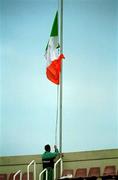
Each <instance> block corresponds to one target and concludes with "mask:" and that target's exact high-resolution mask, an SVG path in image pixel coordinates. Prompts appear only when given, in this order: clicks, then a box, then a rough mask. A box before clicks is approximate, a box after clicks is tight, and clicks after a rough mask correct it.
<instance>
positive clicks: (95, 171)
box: [88, 167, 100, 177]
mask: <svg viewBox="0 0 118 180" xmlns="http://www.w3.org/2000/svg"><path fill="white" fill-rule="evenodd" d="M88 177H100V167H91V168H90V169H89V173H88Z"/></svg>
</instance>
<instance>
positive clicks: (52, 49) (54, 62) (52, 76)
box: [45, 11, 64, 85]
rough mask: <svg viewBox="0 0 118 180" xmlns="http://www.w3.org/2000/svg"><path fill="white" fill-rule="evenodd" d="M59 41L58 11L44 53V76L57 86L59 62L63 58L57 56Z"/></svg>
mask: <svg viewBox="0 0 118 180" xmlns="http://www.w3.org/2000/svg"><path fill="white" fill-rule="evenodd" d="M58 49H59V39H58V11H57V13H56V16H55V19H54V22H53V26H52V30H51V34H50V38H49V41H48V44H47V47H46V51H45V58H46V60H47V67H46V75H47V78H48V79H49V80H50V81H51V82H53V83H55V84H57V85H58V84H59V81H60V72H61V61H62V59H63V58H64V55H63V54H58Z"/></svg>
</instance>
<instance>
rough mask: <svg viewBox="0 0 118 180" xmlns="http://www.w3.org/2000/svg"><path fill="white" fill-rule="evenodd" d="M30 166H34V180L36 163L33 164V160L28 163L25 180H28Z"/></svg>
mask: <svg viewBox="0 0 118 180" xmlns="http://www.w3.org/2000/svg"><path fill="white" fill-rule="evenodd" d="M32 164H34V180H36V162H35V160H33V161H31V162H30V163H29V165H28V166H27V180H29V169H30V166H31V165H32Z"/></svg>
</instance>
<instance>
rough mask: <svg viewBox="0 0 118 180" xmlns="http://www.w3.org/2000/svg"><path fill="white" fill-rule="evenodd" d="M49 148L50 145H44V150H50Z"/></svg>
mask: <svg viewBox="0 0 118 180" xmlns="http://www.w3.org/2000/svg"><path fill="white" fill-rule="evenodd" d="M50 149H51V148H50V145H49V144H47V145H45V150H46V151H48V152H50Z"/></svg>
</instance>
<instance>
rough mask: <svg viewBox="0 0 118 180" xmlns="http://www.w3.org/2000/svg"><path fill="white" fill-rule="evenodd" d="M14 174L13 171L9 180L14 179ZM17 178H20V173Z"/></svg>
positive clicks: (17, 179)
mask: <svg viewBox="0 0 118 180" xmlns="http://www.w3.org/2000/svg"><path fill="white" fill-rule="evenodd" d="M14 174H15V173H11V174H10V175H9V180H13V177H14ZM15 179H16V180H19V179H20V174H18V175H17V176H16V178H15Z"/></svg>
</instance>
